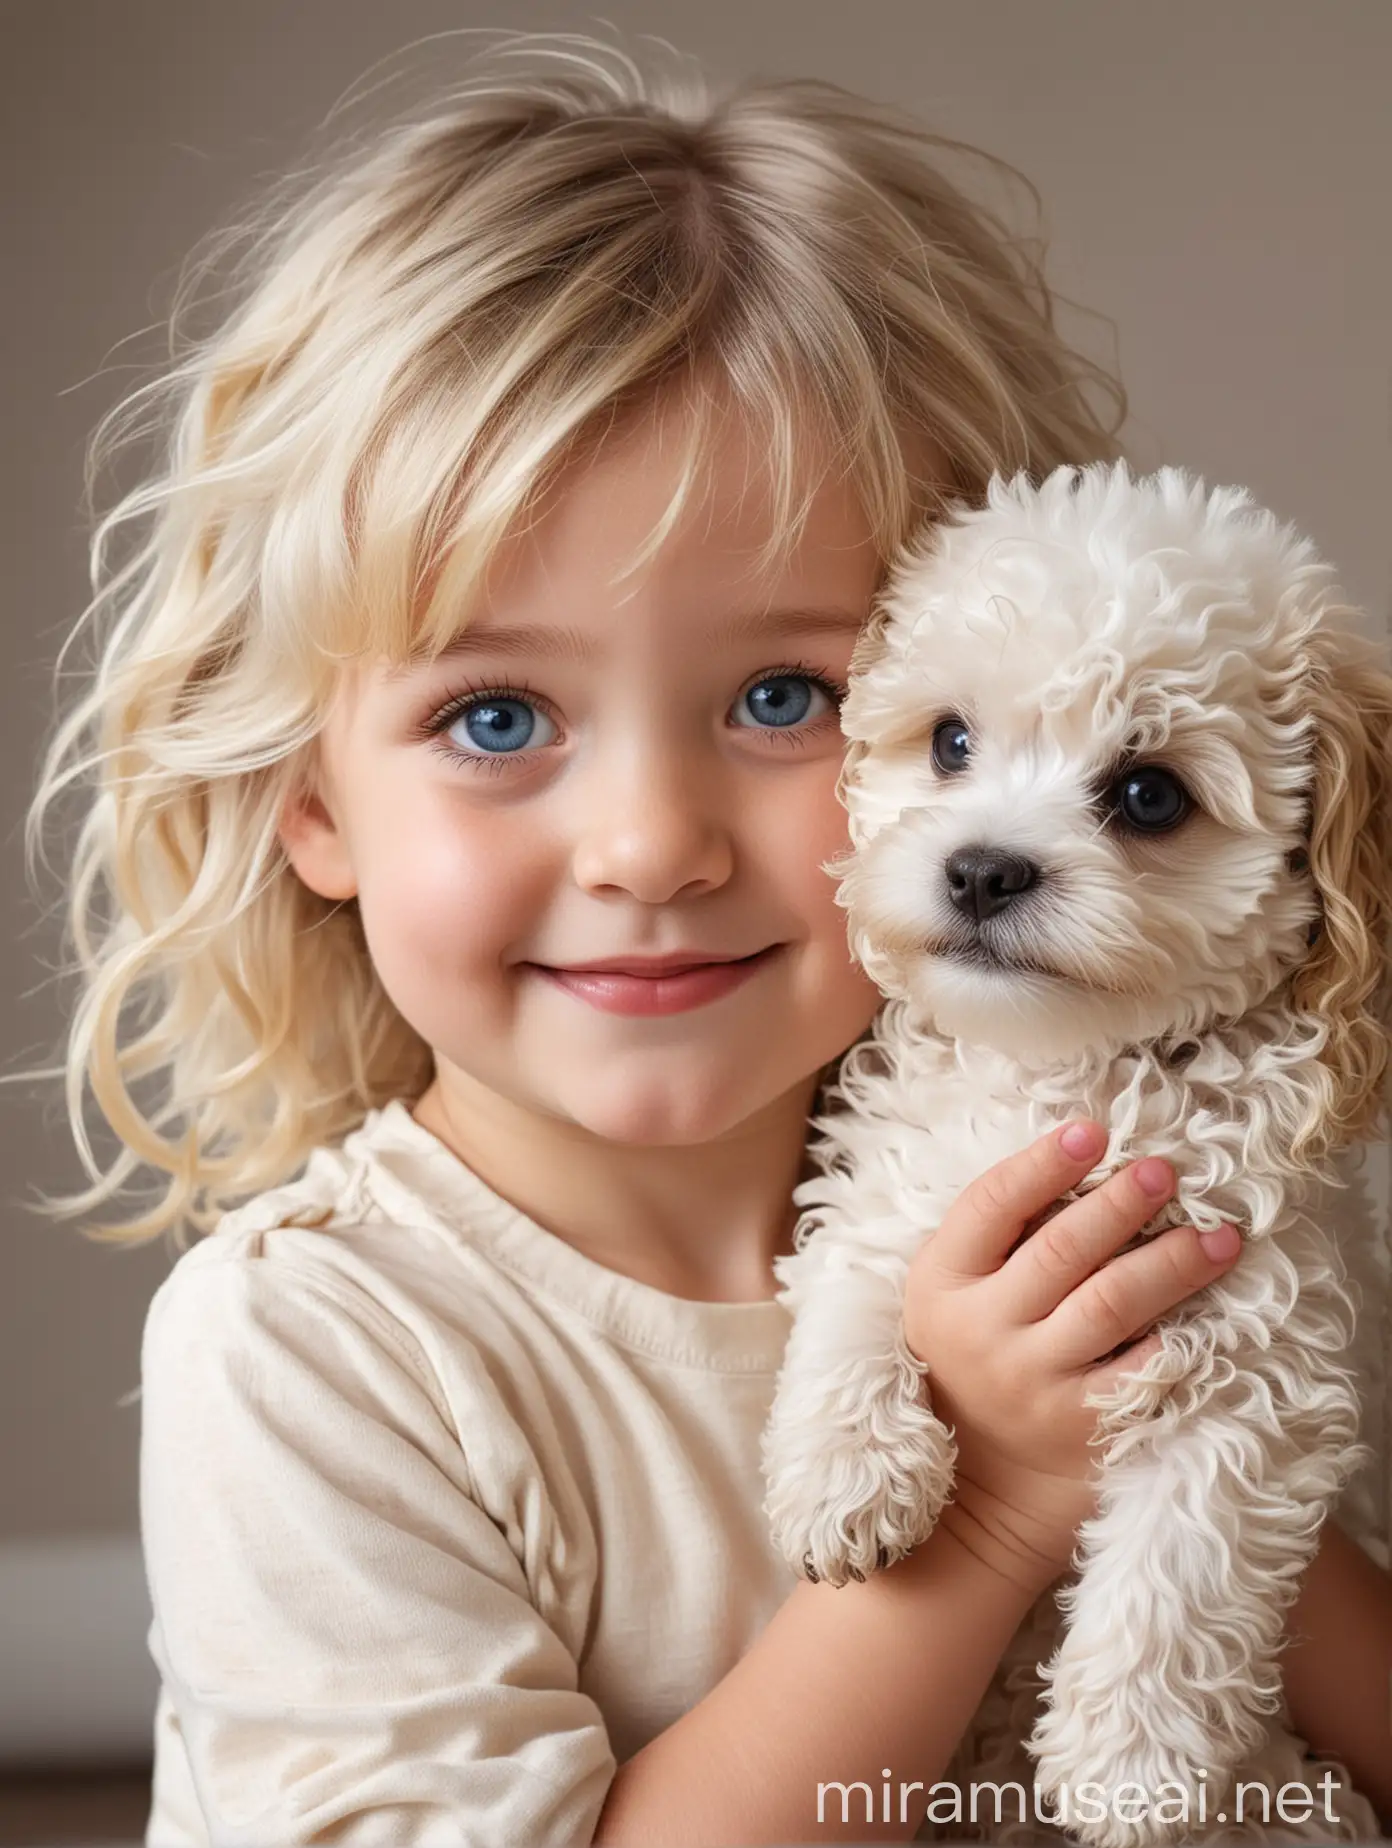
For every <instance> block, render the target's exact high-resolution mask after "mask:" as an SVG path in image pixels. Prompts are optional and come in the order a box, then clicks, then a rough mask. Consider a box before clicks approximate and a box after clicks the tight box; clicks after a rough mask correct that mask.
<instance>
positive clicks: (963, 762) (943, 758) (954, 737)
mask: <svg viewBox="0 0 1392 1848" xmlns="http://www.w3.org/2000/svg"><path fill="white" fill-rule="evenodd" d="M970 756H971V733H970V732H969V731H968V730H967V727H966V725H965V724H964V722H963V721H962V720H961V719H959V718H956V717H953V718H950V719H943V720H942V721H941V722H940V723H939V724H938V725H936V726H934V728H933V762H934V763H935V764H936V765H937V767H938V769H939V770H941V771H942V773H943V775H944V776H956V774H957V772H958V771H959V770H965V769H966V767H967V759H968V758H969V757H970Z"/></svg>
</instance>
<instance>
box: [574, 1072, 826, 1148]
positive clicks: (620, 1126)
mask: <svg viewBox="0 0 1392 1848" xmlns="http://www.w3.org/2000/svg"><path fill="white" fill-rule="evenodd" d="M557 1076H558V1075H557V1074H556V1073H555V1072H554V1071H552V1072H551V1073H550V1074H549V1081H548V1083H547V1084H546V1087H545V1091H544V1093H543V1094H544V1096H545V1098H546V1105H547V1108H548V1109H549V1110H550V1111H551V1112H552V1113H553V1114H554V1115H557V1116H561V1117H565V1118H567V1119H569V1121H571V1122H572V1123H574V1124H575V1125H576V1127H577V1128H579V1129H582V1130H586V1131H588V1132H589V1134H590V1135H592V1136H597V1137H599V1138H600V1139H601V1140H603V1141H605V1142H615V1143H622V1144H625V1145H627V1146H629V1147H632V1148H695V1147H699V1146H700V1145H702V1144H705V1143H711V1142H716V1141H719V1140H720V1139H721V1138H722V1137H725V1136H731V1135H735V1134H737V1133H738V1132H739V1131H740V1130H741V1129H743V1128H745V1127H746V1126H748V1124H749V1123H750V1121H751V1119H752V1118H755V1117H757V1116H759V1115H761V1114H763V1113H765V1112H771V1111H775V1110H776V1109H777V1108H778V1106H779V1105H780V1104H781V1103H784V1102H785V1101H788V1100H790V1099H791V1103H790V1107H793V1106H795V1107H796V1109H797V1112H798V1116H799V1120H801V1117H802V1116H803V1115H804V1114H805V1102H806V1100H805V1098H804V1096H803V1095H802V1093H804V1092H806V1093H807V1094H808V1095H809V1096H810V1092H811V1088H812V1087H813V1085H814V1084H815V1083H816V1076H817V1074H816V1073H815V1072H814V1073H813V1074H812V1075H811V1076H809V1077H807V1078H805V1079H799V1077H798V1075H797V1074H795V1073H782V1072H773V1071H770V1072H768V1073H766V1074H759V1073H757V1072H755V1071H753V1070H751V1067H750V1063H749V1062H745V1063H744V1064H743V1066H742V1067H740V1068H738V1069H730V1068H728V1067H727V1068H726V1069H724V1070H722V1071H715V1072H713V1071H711V1070H709V1069H707V1070H704V1071H701V1072H699V1073H696V1072H692V1071H690V1069H689V1068H688V1070H687V1072H686V1073H685V1074H684V1075H683V1074H681V1073H678V1074H675V1075H673V1076H671V1077H668V1076H667V1075H665V1074H658V1073H654V1072H652V1071H651V1070H649V1072H648V1073H647V1074H645V1075H644V1076H643V1077H642V1078H640V1079H636V1080H635V1081H634V1082H633V1083H631V1084H626V1083H624V1082H623V1080H622V1078H621V1077H619V1076H618V1075H617V1074H615V1073H613V1072H611V1073H610V1074H609V1075H608V1079H607V1081H601V1082H596V1080H595V1078H594V1077H593V1076H592V1075H591V1074H580V1075H578V1076H577V1078H576V1081H575V1082H574V1083H570V1084H567V1083H564V1082H561V1083H558V1082H557ZM760 1076H763V1077H764V1079H765V1082H763V1083H760V1082H758V1079H759V1077H760Z"/></svg>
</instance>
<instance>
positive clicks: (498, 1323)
mask: <svg viewBox="0 0 1392 1848" xmlns="http://www.w3.org/2000/svg"><path fill="white" fill-rule="evenodd" d="M292 1219H295V1220H299V1221H301V1222H302V1223H301V1224H300V1225H299V1226H295V1225H291V1224H287V1223H286V1222H287V1221H288V1220H292ZM304 1222H312V1223H304ZM789 1324H790V1318H789V1315H788V1312H787V1310H785V1309H784V1308H782V1307H781V1306H780V1305H779V1304H777V1303H775V1302H772V1301H767V1302H753V1303H706V1302H691V1301H687V1300H685V1299H683V1298H680V1297H675V1296H670V1295H668V1294H666V1293H665V1292H663V1291H661V1290H657V1289H654V1288H652V1287H651V1286H649V1285H647V1284H643V1283H639V1282H636V1281H635V1280H633V1279H632V1278H629V1277H625V1276H622V1275H620V1274H619V1273H617V1272H615V1271H611V1270H608V1269H606V1268H605V1267H604V1266H602V1265H600V1264H597V1263H595V1262H594V1261H593V1260H592V1259H589V1258H587V1257H585V1256H583V1255H582V1254H581V1253H580V1252H578V1251H576V1250H574V1249H573V1248H572V1247H571V1246H569V1245H567V1244H566V1243H565V1242H564V1241H563V1240H562V1239H560V1238H558V1237H556V1236H555V1235H554V1234H552V1233H550V1232H547V1231H545V1230H544V1229H543V1228H542V1227H541V1226H539V1225H537V1224H535V1223H534V1222H532V1221H531V1220H529V1219H527V1218H526V1217H524V1216H523V1215H522V1214H521V1213H519V1212H518V1211H516V1210H515V1209H514V1208H513V1207H511V1206H509V1205H508V1204H507V1203H506V1202H505V1201H503V1200H501V1199H500V1198H499V1197H498V1196H497V1195H496V1194H495V1193H493V1192H492V1190H491V1189H489V1188H488V1187H487V1186H485V1184H484V1183H483V1182H482V1181H481V1180H479V1179H478V1178H477V1177H476V1176H475V1175H474V1174H472V1173H471V1172H470V1171H469V1170H468V1169H467V1168H466V1167H465V1166H464V1165H463V1164H462V1163H461V1162H460V1161H459V1160H458V1159H457V1158H456V1157H455V1155H454V1154H453V1153H452V1152H451V1151H450V1150H449V1149H447V1148H446V1146H445V1145H444V1144H443V1143H441V1142H440V1141H439V1140H438V1139H437V1138H436V1137H435V1136H434V1135H432V1134H431V1133H430V1131H429V1130H427V1129H425V1128H424V1127H423V1126H422V1125H420V1124H418V1123H417V1122H416V1121H415V1119H414V1118H413V1117H412V1115H411V1114H410V1111H409V1110H408V1108H407V1107H406V1105H405V1104H404V1103H401V1102H394V1103H392V1104H389V1105H387V1106H386V1108H384V1109H382V1110H379V1111H374V1112H372V1113H371V1114H370V1115H369V1116H368V1118H367V1120H366V1121H365V1123H364V1124H363V1126H362V1127H361V1128H360V1129H359V1130H357V1131H356V1132H355V1133H354V1134H352V1135H350V1136H349V1137H348V1138H347V1140H346V1141H345V1143H344V1144H343V1146H342V1147H341V1148H326V1149H320V1150H317V1151H316V1152H315V1153H314V1155H313V1156H312V1157H311V1159H310V1162H309V1164H308V1167H307V1168H306V1170H305V1173H304V1174H303V1176H302V1177H301V1178H300V1179H299V1180H297V1181H294V1182H291V1183H289V1184H288V1185H286V1186H284V1187H281V1188H278V1189H276V1190H274V1191H272V1192H269V1193H266V1194H263V1195H261V1196H259V1197H258V1198H257V1199H256V1200H254V1201H252V1202H251V1203H250V1204H248V1205H246V1206H244V1207H242V1208H240V1209H238V1210H236V1211H234V1212H232V1213H229V1214H227V1215H226V1216H225V1217H224V1218H223V1220H222V1221H221V1223H220V1224H219V1226H218V1229H217V1230H216V1232H215V1233H214V1234H213V1235H212V1236H211V1237H209V1238H206V1239H204V1240H202V1241H201V1242H200V1243H198V1244H196V1245H194V1246H193V1247H192V1248H191V1249H190V1250H188V1251H187V1252H186V1253H184V1255H183V1256H182V1257H181V1258H180V1259H179V1261H178V1263H177V1264H176V1265H175V1266H174V1268H173V1270H172V1271H171V1273H170V1275H169V1277H168V1278H167V1279H166V1280H165V1282H164V1283H163V1284H162V1285H161V1286H160V1288H159V1290H158V1291H157V1292H156V1294H155V1297H154V1300H153V1302H152V1304H151V1308H150V1312H149V1317H148V1321H147V1324H146V1331H145V1339H144V1351H143V1386H142V1402H143V1432H142V1451H141V1518H142V1527H143V1538H144V1546H145V1558H146V1569H147V1573H148V1577H149V1585H150V1593H151V1597H152V1600H153V1608H154V1622H153V1624H152V1625H151V1629H150V1649H151V1653H152V1654H153V1656H154V1659H155V1662H156V1665H157V1666H158V1668H159V1671H160V1676H161V1681H162V1688H161V1693H160V1699H159V1707H158V1712H157V1715H156V1722H155V1744H156V1760H155V1783H154V1802H153V1810H152V1814H151V1817H150V1822H149V1826H148V1831H147V1835H146V1841H147V1843H148V1844H149V1848H175V1845H176V1844H179V1845H180V1848H182V1845H183V1844H188V1843H199V1844H204V1843H209V1842H212V1843H216V1844H217V1845H218V1848H223V1845H224V1844H226V1845H227V1848H231V1845H233V1844H236V1845H238V1848H241V1845H243V1844H245V1848H273V1845H274V1848H290V1845H291V1844H293V1843H297V1842H308V1841H311V1840H321V1839H325V1840H333V1841H335V1842H340V1843H352V1844H355V1845H357V1844H369V1843H372V1844H383V1845H385V1844H391V1848H407V1845H408V1844H417V1843H419V1844H437V1843H438V1844H444V1843H449V1844H450V1845H451V1848H459V1844H460V1843H462V1842H468V1843H469V1844H470V1848H474V1845H475V1844H479V1845H482V1844H494V1843H496V1844H499V1848H522V1845H524V1844H525V1845H531V1844H553V1843H554V1844H561V1843H564V1844H572V1843H587V1842H589V1841H590V1839H591V1837H592V1835H593V1832H594V1828H595V1825H596V1822H597V1819H598V1816H599V1813H600V1810H601V1808H602V1807H603V1803H604V1799H605V1795H606V1793H607V1791H608V1788H609V1783H610V1780H611V1778H612V1777H613V1774H614V1771H615V1768H616V1766H617V1764H618V1763H621V1762H622V1761H623V1760H624V1759H626V1758H628V1757H631V1756H632V1754H633V1753H635V1752H636V1751H638V1749H639V1748H640V1747H641V1746H642V1745H644V1744H645V1743H646V1741H648V1740H649V1739H651V1738H652V1737H654V1735H655V1734H657V1733H659V1732H662V1731H663V1730H664V1729H665V1728H666V1727H668V1726H670V1725H672V1724H673V1723H674V1722H675V1721H676V1720H677V1719H679V1718H680V1717H681V1715H682V1714H683V1713H685V1712H687V1711H688V1710H689V1709H690V1708H691V1707H692V1706H693V1705H694V1704H695V1702H696V1701H697V1700H698V1699H700V1697H701V1696H702V1695H703V1694H704V1693H705V1692H707V1691H708V1690H709V1689H710V1688H711V1687H713V1686H714V1685H715V1683H716V1682H718V1681H720V1680H721V1679H722V1678H723V1676H724V1675H726V1674H727V1673H728V1672H729V1670H730V1669H731V1668H733V1667H734V1665H735V1663H736V1662H737V1661H738V1660H739V1658H740V1657H741V1656H742V1655H743V1654H744V1653H745V1652H746V1651H747V1649H748V1648H749V1646H750V1644H751V1643H752V1642H753V1641H754V1639H755V1637H756V1636H757V1635H758V1634H759V1632H760V1631H761V1630H762V1629H763V1628H764V1626H765V1625H766V1624H767V1622H768V1620H769V1618H770V1617H771V1616H772V1614H773V1612H774V1611H775V1610H776V1609H777V1607H778V1606H779V1605H780V1604H781V1603H782V1602H783V1600H784V1598H785V1597H786V1596H787V1595H788V1593H789V1592H790V1591H791V1589H792V1586H793V1583H794V1579H793V1575H792V1573H791V1571H790V1569H789V1568H788V1567H787V1566H786V1565H785V1564H784V1563H783V1561H782V1560H781V1559H780V1558H779V1557H778V1556H777V1555H776V1554H775V1553H774V1551H773V1549H772V1546H771V1544H770V1541H769V1538H768V1535H767V1531H766V1523H765V1519H764V1516H763V1514H762V1512H761V1507H760V1503H761V1500H762V1485H761V1476H760V1461H759V1438H760V1433H761V1431H762V1429H763V1425H764V1422H765V1420H766V1417H767V1414H768V1410H769V1406H770V1404H771V1402H772V1397H773V1389H774V1383H775V1380H776V1378H777V1374H778V1368H779V1365H780V1363H781V1359H782V1353H783V1347H784V1343H785V1340H786V1338H787V1332H788V1327H789ZM712 1775H713V1776H718V1775H719V1771H718V1768H717V1767H714V1766H713V1767H712Z"/></svg>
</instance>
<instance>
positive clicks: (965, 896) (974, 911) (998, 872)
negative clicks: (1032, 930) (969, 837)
mask: <svg viewBox="0 0 1392 1848" xmlns="http://www.w3.org/2000/svg"><path fill="white" fill-rule="evenodd" d="M946 872H947V890H948V895H949V896H950V898H951V899H952V902H953V904H954V905H956V907H957V909H958V910H959V911H964V912H965V913H966V914H967V916H968V917H969V918H976V919H977V920H978V921H979V920H980V919H982V918H989V917H994V916H995V914H996V913H997V912H998V911H1004V910H1005V908H1006V906H1007V905H1009V904H1011V903H1013V901H1014V900H1015V899H1017V898H1018V897H1019V896H1020V894H1021V893H1022V892H1028V891H1029V889H1030V887H1031V886H1032V885H1033V884H1034V883H1035V881H1036V880H1037V879H1038V878H1039V868H1038V867H1037V866H1036V865H1035V864H1034V862H1033V860H1025V859H1022V858H1021V857H1020V855H1019V854H1018V853H1002V852H1000V850H999V849H998V848H995V847H959V848H958V849H957V851H956V853H954V854H951V855H949V857H948V861H947V867H946Z"/></svg>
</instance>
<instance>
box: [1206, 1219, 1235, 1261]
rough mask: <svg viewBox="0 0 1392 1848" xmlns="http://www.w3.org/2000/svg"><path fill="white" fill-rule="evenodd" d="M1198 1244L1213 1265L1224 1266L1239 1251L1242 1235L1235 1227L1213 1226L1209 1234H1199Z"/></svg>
mask: <svg viewBox="0 0 1392 1848" xmlns="http://www.w3.org/2000/svg"><path fill="white" fill-rule="evenodd" d="M1199 1243H1200V1244H1201V1245H1202V1246H1203V1248H1204V1250H1205V1251H1206V1252H1207V1253H1208V1255H1209V1257H1210V1258H1212V1259H1213V1262H1214V1263H1215V1264H1226V1263H1227V1261H1228V1259H1229V1258H1235V1257H1236V1256H1237V1254H1238V1252H1239V1251H1241V1249H1242V1234H1241V1233H1240V1232H1239V1231H1238V1229H1237V1227H1236V1226H1230V1225H1221V1226H1215V1227H1214V1228H1213V1230H1212V1231H1211V1232H1200V1234H1199Z"/></svg>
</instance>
